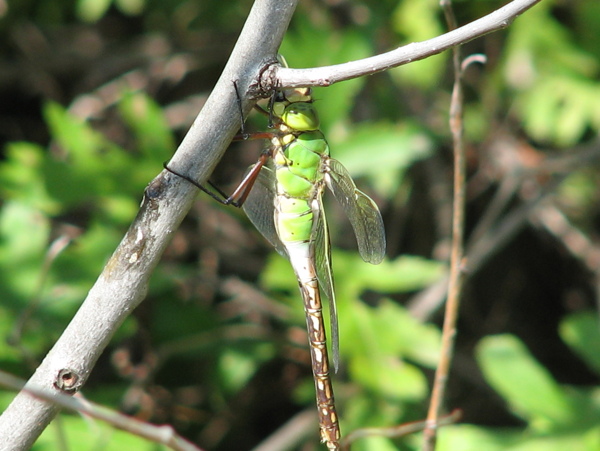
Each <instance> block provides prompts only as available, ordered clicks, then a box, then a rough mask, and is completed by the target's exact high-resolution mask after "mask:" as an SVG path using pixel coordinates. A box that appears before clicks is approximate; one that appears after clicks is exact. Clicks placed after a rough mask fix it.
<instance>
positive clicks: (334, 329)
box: [313, 195, 340, 373]
mask: <svg viewBox="0 0 600 451" xmlns="http://www.w3.org/2000/svg"><path fill="white" fill-rule="evenodd" d="M317 199H318V200H317V206H318V207H317V221H316V223H315V229H314V230H313V236H314V242H313V246H314V255H315V266H316V269H317V278H318V279H319V284H320V286H321V289H322V291H323V292H324V293H325V296H327V299H328V300H329V321H330V325H331V353H332V354H333V367H334V369H335V371H336V373H337V370H338V368H339V363H340V338H339V337H340V334H339V328H338V318H337V306H336V303H335V291H334V287H333V274H332V271H331V244H330V242H329V228H328V227H327V218H326V217H325V210H324V209H323V201H322V198H321V196H320V195H319V196H318V197H317Z"/></svg>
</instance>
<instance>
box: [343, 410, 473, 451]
mask: <svg viewBox="0 0 600 451" xmlns="http://www.w3.org/2000/svg"><path fill="white" fill-rule="evenodd" d="M461 415H462V412H461V411H460V410H459V409H455V410H454V411H453V412H452V413H450V414H449V415H445V416H444V417H442V418H440V419H439V420H438V424H437V425H438V426H447V425H449V424H452V423H456V422H457V421H458V420H459V419H460V417H461ZM427 423H428V421H427V420H426V421H413V422H412V423H404V424H401V425H399V426H394V427H390V428H362V429H355V430H354V431H352V432H351V433H350V434H348V435H347V436H346V437H344V439H343V440H342V451H348V450H349V449H350V445H351V444H352V443H354V442H355V441H357V440H359V439H361V438H365V437H390V438H395V437H402V436H403V435H408V434H413V433H415V432H418V431H421V430H423V429H425V427H426V425H427Z"/></svg>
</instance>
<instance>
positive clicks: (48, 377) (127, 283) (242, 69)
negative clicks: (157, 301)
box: [0, 0, 297, 451]
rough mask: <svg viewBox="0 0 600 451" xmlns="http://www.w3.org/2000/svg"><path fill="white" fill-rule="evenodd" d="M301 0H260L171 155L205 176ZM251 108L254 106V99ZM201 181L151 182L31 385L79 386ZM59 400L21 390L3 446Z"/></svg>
mask: <svg viewBox="0 0 600 451" xmlns="http://www.w3.org/2000/svg"><path fill="white" fill-rule="evenodd" d="M296 3H297V0H257V1H256V2H255V4H254V6H253V8H252V10H251V12H250V15H249V16H248V20H247V21H246V24H245V26H244V29H243V30H242V32H241V35H240V38H239V40H238V43H237V45H236V47H235V49H234V50H233V52H232V55H231V57H230V59H229V62H228V63H227V66H226V67H225V70H224V71H223V74H222V76H221V78H220V79H219V81H218V83H217V85H216V87H215V89H214V91H213V92H212V94H211V96H210V97H209V99H208V100H207V102H206V104H205V106H204V108H203V109H202V111H201V112H200V114H199V115H198V117H197V118H196V120H195V122H194V124H193V125H192V127H191V129H190V131H189V132H188V134H187V135H186V137H185V138H184V140H183V142H182V143H181V145H180V146H179V149H178V150H177V153H176V154H175V156H174V157H173V159H172V160H171V162H170V165H171V167H172V168H174V169H176V170H179V171H181V172H184V173H187V174H190V175H193V176H195V177H197V179H198V180H204V179H205V178H206V177H207V176H208V174H209V172H210V171H211V170H212V168H213V167H214V165H215V164H216V162H217V161H218V159H219V158H220V157H221V155H222V154H223V153H224V152H225V149H226V147H227V145H228V143H229V142H230V141H231V138H232V136H233V135H234V134H235V132H236V130H237V129H238V128H239V126H240V124H239V112H238V110H237V106H236V101H235V93H234V90H233V84H232V83H233V81H234V80H237V81H238V84H239V85H240V86H242V87H247V86H248V84H249V82H250V79H252V78H253V77H255V75H256V74H257V73H258V70H259V68H260V67H262V66H264V64H265V61H267V60H268V59H269V58H272V56H273V55H275V54H276V53H277V49H278V47H279V45H280V43H281V40H282V39H283V35H284V33H285V30H286V29H287V26H288V23H289V21H290V19H291V17H292V14H293V11H294V9H295V6H296ZM243 106H244V108H245V109H246V110H249V109H250V108H251V106H252V105H251V104H250V102H245V103H244V105H243ZM196 194H197V192H196V188H195V187H194V186H193V185H191V184H189V183H187V182H186V181H185V180H182V179H181V178H179V177H174V176H172V175H170V174H168V173H166V172H163V173H161V174H159V175H158V176H157V177H156V178H155V179H154V180H153V181H152V182H151V183H150V184H149V185H148V187H147V188H146V191H145V195H144V200H143V202H142V205H141V207H140V211H139V212H138V215H137V217H136V218H135V220H134V221H133V223H132V225H131V227H130V228H129V230H128V232H127V234H126V235H125V237H124V238H123V240H122V241H121V243H120V244H119V247H118V248H117V249H116V251H115V253H114V254H113V256H112V257H111V259H110V260H109V262H108V263H107V265H106V267H105V268H104V271H103V272H102V274H101V275H100V277H99V278H98V280H97V282H96V283H95V284H94V286H93V287H92V289H91V290H90V292H89V294H88V297H87V298H86V300H85V301H84V303H83V304H82V306H81V308H80V309H79V311H78V312H77V314H76V315H75V317H74V318H73V319H72V320H71V323H70V324H69V325H68V326H67V328H66V329H65V331H64V332H63V334H62V335H61V337H60V338H59V339H58V341H57V342H56V344H55V345H54V347H53V348H52V349H51V350H50V352H49V353H48V355H47V356H46V358H45V359H44V361H43V362H42V363H41V364H40V366H39V367H38V368H37V370H36V372H35V374H34V375H33V376H32V377H31V379H30V380H29V381H28V383H27V386H26V387H28V389H29V390H36V389H39V390H44V391H45V392H50V393H52V392H54V393H65V394H73V393H76V392H77V391H78V390H79V389H80V388H81V387H82V386H83V384H84V383H85V381H86V380H87V378H88V376H89V374H90V373H91V371H92V369H93V367H94V365H95V363H96V361H97V359H98V357H99V356H100V354H101V353H102V351H103V350H104V348H105V347H106V345H107V344H108V342H109V341H110V339H111V337H112V336H113V334H114V333H115V331H116V330H117V328H118V327H119V325H120V324H121V323H122V322H123V320H124V319H125V318H126V316H127V315H129V314H130V313H131V312H132V311H133V309H134V308H135V307H136V306H137V305H138V304H139V303H140V302H141V301H142V300H143V298H144V296H145V293H146V291H147V289H148V281H149V279H150V276H151V274H152V271H153V269H154V268H155V266H156V265H157V263H158V261H159V259H160V257H161V255H162V253H163V251H164V249H165V248H166V246H167V244H168V243H169V241H170V239H171V237H172V235H173V233H174V231H175V230H176V229H177V227H178V226H179V223H180V222H181V221H182V219H183V217H184V216H185V215H186V214H187V212H188V210H189V208H190V206H191V204H192V202H193V200H194V198H195V197H196ZM58 410H59V408H58V406H56V405H55V404H53V403H50V402H48V401H44V400H41V399H38V398H35V397H33V396H31V395H30V394H29V392H28V391H27V389H26V390H22V391H21V392H20V393H19V394H18V395H17V396H16V398H15V399H14V400H13V402H12V403H11V404H10V406H9V407H8V408H7V409H6V410H5V411H4V413H3V414H2V416H0V437H2V440H1V441H0V450H11V451H19V450H23V451H24V450H27V449H29V448H30V447H31V446H32V445H33V443H34V442H35V441H36V439H37V438H38V436H39V435H40V434H41V433H42V431H43V430H44V429H45V427H46V426H47V425H48V424H49V423H50V421H51V420H52V419H53V418H54V416H55V415H56V414H57V412H58Z"/></svg>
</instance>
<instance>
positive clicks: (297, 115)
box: [273, 90, 329, 243]
mask: <svg viewBox="0 0 600 451" xmlns="http://www.w3.org/2000/svg"><path fill="white" fill-rule="evenodd" d="M288 91H290V90H288ZM284 95H285V97H284V100H282V101H279V102H275V104H274V105H273V113H274V115H275V116H276V117H277V119H278V123H277V124H276V127H277V128H278V129H279V132H280V133H279V134H278V136H277V137H276V138H275V141H276V142H275V144H276V145H275V149H274V154H273V161H274V163H275V177H276V180H277V194H278V196H277V197H278V199H277V200H276V202H277V208H276V210H277V212H278V213H277V218H276V226H277V229H278V233H279V236H280V238H281V241H282V242H283V243H286V242H289V241H308V240H309V239H310V235H311V231H312V227H313V217H314V215H313V212H312V207H311V203H312V200H313V199H314V198H315V197H316V196H317V195H320V192H321V191H322V189H323V188H322V186H323V170H322V167H323V159H324V158H327V157H329V146H328V145H327V141H325V137H324V136H323V134H322V133H321V132H320V131H319V117H318V115H317V111H316V109H315V107H314V105H313V104H312V103H311V102H310V96H308V95H304V96H303V97H302V99H301V100H300V101H298V100H297V101H295V102H290V99H297V98H298V97H301V96H302V95H301V94H297V93H296V94H294V95H290V93H289V92H284Z"/></svg>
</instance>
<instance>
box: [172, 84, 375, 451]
mask: <svg viewBox="0 0 600 451" xmlns="http://www.w3.org/2000/svg"><path fill="white" fill-rule="evenodd" d="M236 89H237V88H236ZM261 110H262V109H261ZM262 111H263V112H264V113H265V114H268V115H269V118H270V122H271V124H272V126H273V128H274V131H273V132H272V133H255V134H251V135H246V134H244V139H248V138H250V139H269V140H270V142H271V144H270V146H269V147H268V148H267V149H265V151H263V153H262V154H261V156H260V158H259V160H258V162H257V163H256V164H255V165H253V166H251V167H250V170H249V172H248V173H247V174H246V176H245V177H244V180H243V181H242V183H241V184H240V185H239V186H238V188H237V189H236V190H235V191H234V193H233V194H232V195H231V196H230V197H228V198H227V199H220V198H218V197H217V196H216V195H215V194H214V193H212V192H211V191H209V190H207V189H206V188H204V187H203V186H201V185H199V184H198V183H196V182H195V181H194V180H193V179H190V178H188V177H187V176H182V177H184V178H185V179H186V180H189V181H190V182H192V183H194V185H196V186H198V187H199V188H200V189H202V190H203V191H206V192H208V193H209V194H210V195H211V196H212V197H214V198H216V199H217V200H219V201H220V202H222V203H225V204H233V205H235V206H241V207H242V208H243V209H244V211H245V212H246V215H247V216H248V218H249V219H250V221H251V222H252V223H253V224H254V225H255V227H256V228H257V229H258V230H259V231H260V232H261V233H262V234H263V235H264V236H265V238H266V239H267V240H268V241H269V242H270V243H271V244H272V245H273V246H274V247H275V249H276V250H277V251H278V252H279V253H280V254H282V255H283V256H285V257H287V258H288V259H289V260H290V262H291V264H292V267H293V269H294V272H295V274H296V277H297V279H298V284H299V286H300V292H301V295H302V299H303V301H304V311H305V314H306V324H307V328H308V341H309V345H310V353H311V360H312V371H313V377H314V380H315V390H316V398H317V409H318V415H319V427H320V430H321V441H323V442H325V443H326V445H327V447H328V448H329V449H330V450H338V449H339V440H340V435H341V434H340V428H339V423H338V417H337V412H336V408H335V402H334V395H333V388H332V384H331V379H330V376H329V358H328V353H327V347H326V334H325V324H324V321H323V315H322V302H321V294H320V291H319V287H320V288H321V289H322V290H323V292H324V293H325V295H326V297H327V298H328V299H329V311H330V325H331V335H332V351H333V361H334V367H335V369H336V371H337V368H338V364H339V333H338V320H337V310H336V301H335V292H334V287H333V276H332V270H331V246H330V242H329V230H328V227H327V220H326V218H325V212H324V209H323V201H322V195H323V192H324V191H325V187H327V188H329V190H330V191H331V192H332V193H333V196H334V197H335V198H336V199H337V201H338V202H339V203H340V204H341V206H342V208H343V210H344V211H345V213H346V215H347V216H348V218H349V219H350V223H351V225H352V227H353V229H354V233H355V235H356V239H357V242H358V249H359V252H360V255H361V257H362V258H363V260H365V261H366V262H369V263H372V264H378V263H380V262H381V261H382V260H383V257H384V253H385V232H384V227H383V219H382V218H381V213H380V212H379V209H378V208H377V205H376V204H375V202H374V201H373V200H372V199H371V198H370V197H368V196H367V195H366V194H364V193H363V192H361V191H359V190H358V189H357V188H356V185H355V184H354V182H353V180H352V178H351V176H350V174H349V173H348V171H347V170H346V168H344V166H342V164H341V163H340V162H339V161H337V160H335V159H333V158H330V156H329V146H328V144H327V141H326V140H325V137H324V136H323V133H321V131H320V130H319V128H320V123H319V118H318V115H317V110H316V108H315V106H314V104H313V100H312V95H311V90H310V89H309V88H295V89H282V90H278V91H276V92H275V93H274V96H273V98H272V99H271V102H270V105H269V111H265V110H262ZM269 165H270V167H269ZM167 169H168V168H167ZM169 170H170V169H169ZM171 172H173V171H171ZM177 175H181V174H177ZM219 193H220V191H219ZM220 194H222V193H220ZM223 197H225V196H223Z"/></svg>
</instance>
